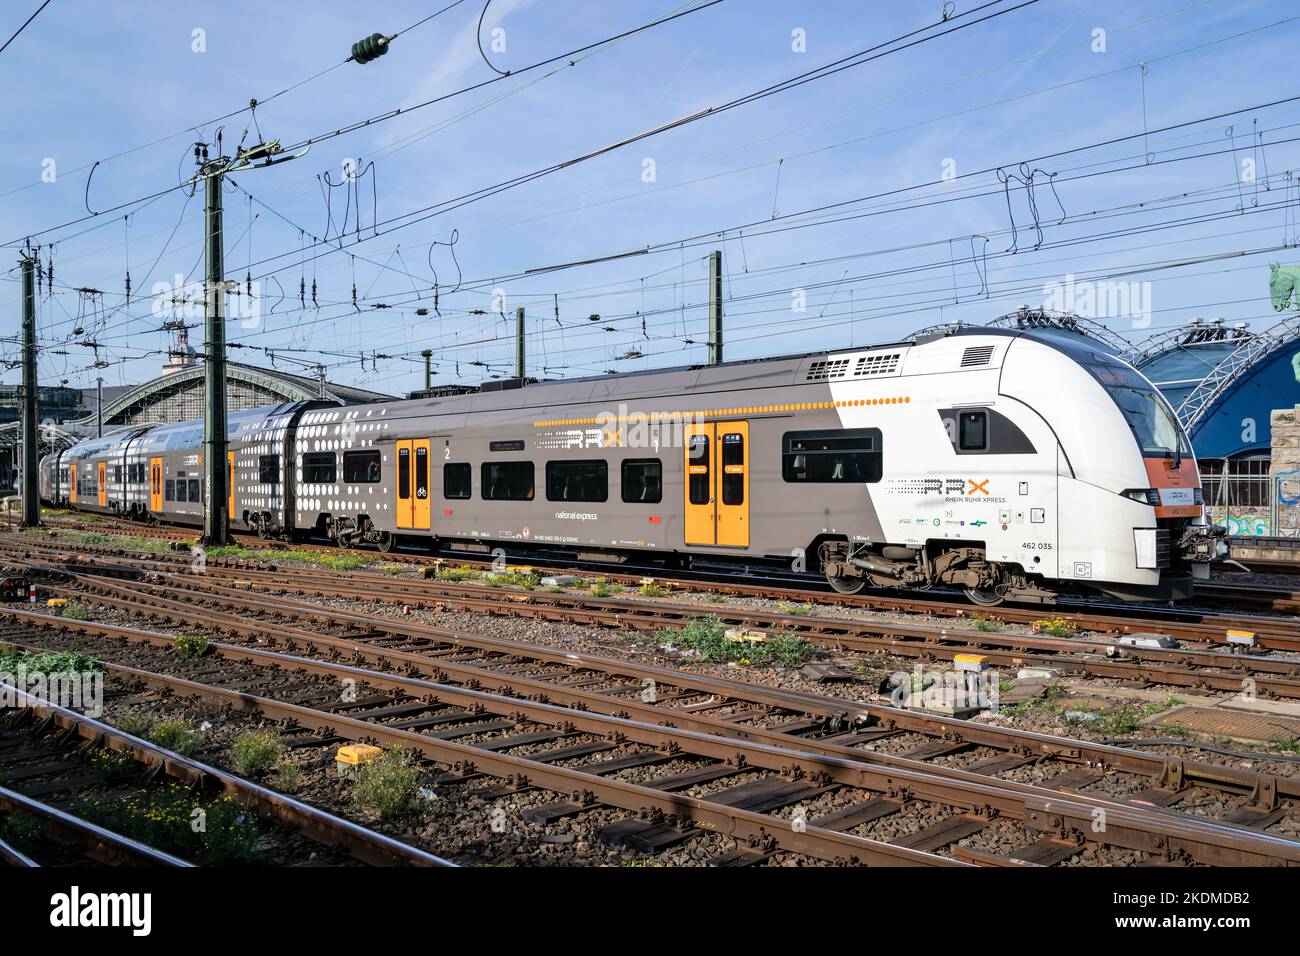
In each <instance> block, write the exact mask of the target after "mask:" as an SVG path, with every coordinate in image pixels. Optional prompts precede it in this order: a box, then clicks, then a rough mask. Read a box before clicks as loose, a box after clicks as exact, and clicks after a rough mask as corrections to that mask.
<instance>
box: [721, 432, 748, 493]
mask: <svg viewBox="0 0 1300 956" xmlns="http://www.w3.org/2000/svg"><path fill="white" fill-rule="evenodd" d="M722 503H723V504H724V505H743V504H744V503H745V436H744V435H741V434H738V433H730V434H725V435H723V436H722Z"/></svg>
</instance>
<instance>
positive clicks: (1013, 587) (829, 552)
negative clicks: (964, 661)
mask: <svg viewBox="0 0 1300 956" xmlns="http://www.w3.org/2000/svg"><path fill="white" fill-rule="evenodd" d="M817 557H818V561H819V563H820V565H821V569H822V572H823V573H824V574H825V575H826V581H827V583H829V584H830V586H831V587H832V588H833V589H834V590H835V591H836V592H838V593H840V594H857V593H858V592H860V591H862V590H863V589H864V588H866V587H868V586H874V587H884V588H915V589H918V590H923V589H925V588H930V587H933V586H935V585H938V584H944V585H948V586H950V587H958V588H961V589H962V591H963V592H964V593H965V595H966V597H967V598H968V599H969V600H970V601H971V602H972V603H974V604H979V605H981V606H983V607H993V606H995V605H998V604H1001V603H1002V602H1003V601H1022V602H1026V603H1030V604H1053V603H1055V602H1056V599H1057V594H1056V592H1055V591H1051V590H1048V589H1047V588H1044V587H1042V586H1041V585H1040V584H1038V583H1037V582H1035V581H1034V580H1033V579H1032V578H1031V576H1030V575H1028V574H1026V573H1025V571H1024V569H1023V568H1021V567H1020V565H1018V564H1004V563H1000V562H996V561H989V560H987V558H986V556H985V553H984V549H983V548H982V547H979V546H978V545H971V544H967V543H962V542H931V543H930V544H928V545H927V546H926V547H924V548H921V547H916V548H908V547H903V546H901V545H879V546H876V545H870V544H865V543H858V544H853V543H850V542H848V541H845V540H842V539H841V540H832V541H825V542H822V544H821V546H820V547H819V549H818V553H817Z"/></svg>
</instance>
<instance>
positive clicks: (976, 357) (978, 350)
mask: <svg viewBox="0 0 1300 956" xmlns="http://www.w3.org/2000/svg"><path fill="white" fill-rule="evenodd" d="M992 358H993V346H991V345H973V346H971V347H970V348H968V349H967V350H966V351H965V352H962V353H961V367H962V368H972V367H974V366H976V365H988V364H989V360H990V359H992Z"/></svg>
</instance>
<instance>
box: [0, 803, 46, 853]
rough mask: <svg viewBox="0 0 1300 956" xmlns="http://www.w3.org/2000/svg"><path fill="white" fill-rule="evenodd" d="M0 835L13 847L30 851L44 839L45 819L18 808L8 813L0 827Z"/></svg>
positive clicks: (25, 851) (24, 851) (26, 851)
mask: <svg viewBox="0 0 1300 956" xmlns="http://www.w3.org/2000/svg"><path fill="white" fill-rule="evenodd" d="M0 837H3V839H4V841H5V842H6V843H8V844H10V845H11V846H13V847H14V849H16V850H19V851H21V852H23V853H31V852H32V851H33V850H35V849H36V848H37V847H38V846H40V844H41V841H42V840H43V839H45V821H44V820H42V819H41V818H40V817H38V816H36V815H35V814H33V813H28V812H27V811H26V810H19V811H17V812H15V813H12V814H10V815H9V818H8V819H7V820H5V822H4V826H3V827H0Z"/></svg>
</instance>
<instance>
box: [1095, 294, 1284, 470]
mask: <svg viewBox="0 0 1300 956" xmlns="http://www.w3.org/2000/svg"><path fill="white" fill-rule="evenodd" d="M1120 357H1121V358H1123V359H1125V360H1126V361H1128V362H1131V363H1132V364H1133V365H1135V366H1136V367H1137V368H1138V369H1140V370H1141V371H1142V373H1143V374H1144V375H1146V376H1147V378H1149V379H1151V381H1152V382H1154V383H1155V385H1156V386H1157V387H1158V388H1159V389H1160V391H1161V392H1163V393H1164V395H1165V397H1166V398H1168V399H1169V404H1171V405H1172V406H1173V407H1174V410H1175V411H1176V412H1177V413H1178V418H1179V420H1180V421H1182V423H1183V427H1184V428H1186V429H1187V432H1188V436H1189V437H1190V438H1191V441H1192V447H1193V448H1195V449H1196V455H1197V457H1198V458H1203V459H1205V458H1235V457H1241V456H1251V455H1268V454H1269V453H1270V451H1271V448H1272V437H1273V436H1272V429H1271V427H1270V418H1271V413H1272V411H1273V409H1275V408H1291V407H1293V406H1295V405H1297V404H1300V316H1295V315H1291V316H1288V317H1287V318H1285V319H1283V320H1282V321H1280V322H1278V323H1277V324H1276V325H1274V326H1272V327H1271V328H1269V329H1267V330H1265V331H1263V332H1258V333H1253V332H1249V331H1247V330H1246V328H1245V327H1244V325H1238V326H1236V327H1233V328H1228V327H1226V326H1224V325H1223V324H1222V322H1212V323H1202V322H1201V321H1200V320H1197V321H1195V322H1193V323H1192V324H1191V325H1188V326H1184V327H1183V328H1180V329H1172V330H1169V331H1166V332H1162V333H1160V334H1158V335H1156V336H1153V337H1152V338H1150V339H1148V340H1147V341H1146V342H1143V343H1142V344H1140V345H1136V346H1134V347H1133V348H1131V349H1130V350H1129V351H1128V352H1126V353H1123V354H1121V356H1120Z"/></svg>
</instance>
